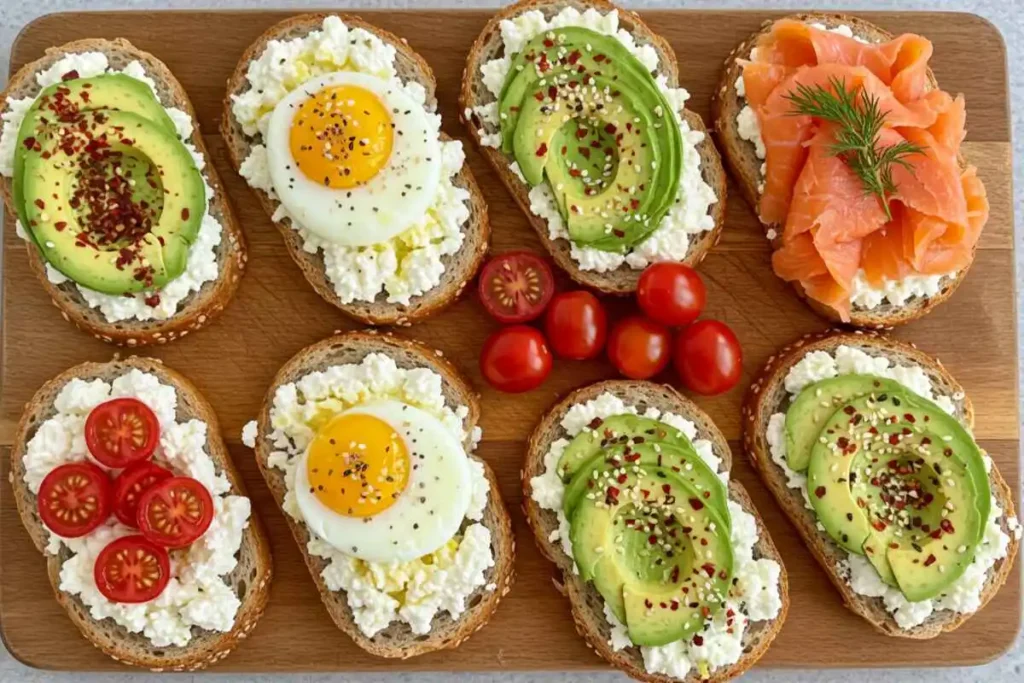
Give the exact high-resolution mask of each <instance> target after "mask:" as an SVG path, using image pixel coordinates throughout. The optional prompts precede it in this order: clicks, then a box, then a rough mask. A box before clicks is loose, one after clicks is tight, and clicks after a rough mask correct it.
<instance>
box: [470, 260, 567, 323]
mask: <svg viewBox="0 0 1024 683" xmlns="http://www.w3.org/2000/svg"><path fill="white" fill-rule="evenodd" d="M478 289H479V291H480V301H481V302H483V305H484V308H486V309H487V312H488V313H490V314H491V315H492V316H493V317H494V318H495V320H497V321H499V322H503V323H525V322H527V321H530V320H533V319H535V318H537V317H539V316H540V314H541V313H543V312H544V308H545V307H546V306H547V305H548V302H549V301H551V295H552V294H554V292H555V279H554V277H553V276H552V275H551V268H550V267H549V266H548V264H547V262H546V261H545V260H544V259H542V258H541V257H540V256H538V255H537V254H534V253H533V252H531V251H510V252H508V253H506V254H500V255H499V256H495V257H494V258H492V259H491V260H490V261H488V262H487V264H486V265H485V266H484V268H483V270H482V271H480V282H479V284H478Z"/></svg>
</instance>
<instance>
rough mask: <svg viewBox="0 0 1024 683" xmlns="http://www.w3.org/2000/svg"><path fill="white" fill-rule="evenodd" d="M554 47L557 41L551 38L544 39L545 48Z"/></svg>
mask: <svg viewBox="0 0 1024 683" xmlns="http://www.w3.org/2000/svg"><path fill="white" fill-rule="evenodd" d="M554 46H555V41H553V40H551V39H550V38H545V39H544V47H554Z"/></svg>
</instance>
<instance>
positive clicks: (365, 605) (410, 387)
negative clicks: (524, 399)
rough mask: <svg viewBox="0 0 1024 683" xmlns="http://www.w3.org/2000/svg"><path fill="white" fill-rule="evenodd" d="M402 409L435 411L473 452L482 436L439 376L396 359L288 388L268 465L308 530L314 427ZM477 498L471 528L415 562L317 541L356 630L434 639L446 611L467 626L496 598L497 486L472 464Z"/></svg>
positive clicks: (331, 585)
mask: <svg viewBox="0 0 1024 683" xmlns="http://www.w3.org/2000/svg"><path fill="white" fill-rule="evenodd" d="M382 399H393V400H398V401H401V402H403V403H406V404H409V405H412V406H415V407H417V408H420V409H422V410H425V411H427V412H428V413H430V414H431V415H433V416H434V417H436V418H437V419H438V420H439V421H440V422H441V423H442V425H444V427H445V428H446V429H447V430H449V431H450V432H451V434H452V435H453V436H455V438H456V439H457V440H458V441H459V442H469V443H471V444H473V445H475V444H476V442H478V441H479V439H480V431H479V428H474V430H473V431H472V432H467V431H466V429H465V426H464V421H465V419H466V416H467V415H468V414H469V410H468V408H466V406H457V407H456V408H455V409H452V408H451V407H449V406H448V405H446V403H445V398H444V394H443V393H442V391H441V376H440V375H439V374H437V373H436V372H434V371H433V370H430V369H429V368H413V369H404V368H399V367H398V366H397V365H396V364H395V362H394V360H392V359H391V358H389V357H388V356H386V355H383V354H379V353H374V354H370V355H368V356H367V357H366V358H364V359H363V361H362V362H361V363H350V364H346V365H333V366H331V367H329V368H327V369H325V370H323V371H317V372H311V373H309V374H307V375H304V376H303V377H301V378H300V379H298V380H297V381H295V382H293V383H289V384H284V385H282V386H280V387H278V389H277V392H276V394H275V395H274V402H273V405H272V407H271V410H270V428H271V430H272V431H271V433H270V435H269V437H268V440H269V442H270V443H271V445H272V447H273V449H274V450H273V452H272V453H271V454H270V456H269V458H268V465H269V466H270V467H275V468H277V469H279V470H281V471H283V472H284V476H285V483H286V486H287V493H286V494H285V499H284V504H283V508H284V511H285V512H286V513H287V514H288V515H290V516H291V517H292V518H294V519H296V520H299V521H303V517H302V513H301V510H300V509H299V507H298V504H297V502H296V498H295V492H294V487H295V474H296V468H297V467H298V464H299V460H300V458H301V456H302V454H303V452H304V451H305V450H306V448H307V447H308V445H309V443H310V441H311V440H312V439H313V437H314V436H315V431H314V429H313V428H311V427H310V422H311V421H312V420H313V418H314V417H315V416H316V415H318V414H323V412H324V411H329V412H330V413H338V412H341V411H344V410H347V409H348V408H350V407H352V406H354V405H356V404H361V403H367V402H371V401H377V400H382ZM255 429H256V428H255V426H254V424H253V423H250V424H248V425H246V427H245V429H244V430H243V441H244V442H245V443H246V444H250V443H251V444H255V437H256V431H255ZM469 462H470V470H471V477H470V480H471V485H472V494H471V502H470V506H469V510H468V511H467V513H466V519H467V523H464V524H463V528H462V530H461V531H460V532H459V534H458V535H456V536H455V538H453V539H451V540H450V541H449V542H448V543H447V544H446V545H444V546H442V547H441V548H440V549H439V550H437V551H436V552H434V553H432V554H430V555H428V556H426V557H423V558H419V559H417V560H413V561H411V562H367V561H364V560H360V559H356V558H354V557H351V556H349V555H346V554H345V553H342V552H340V551H339V550H337V549H336V548H334V547H333V546H331V545H329V544H327V543H325V542H324V541H323V540H321V539H319V538H317V537H315V536H314V537H313V538H312V539H311V540H310V542H309V544H308V546H307V551H308V552H309V553H310V554H311V555H314V556H316V557H320V558H323V559H325V560H328V565H327V566H326V567H325V568H324V570H323V572H321V577H322V578H323V580H324V583H325V584H326V585H327V587H328V589H330V590H334V591H338V590H342V591H345V594H346V598H347V600H348V604H349V607H350V608H351V609H352V613H353V616H354V618H355V622H356V625H357V626H358V627H359V629H360V631H362V633H363V634H365V635H366V636H367V637H373V636H374V635H375V634H377V633H379V632H380V631H381V630H383V629H385V628H386V627H387V626H388V625H389V624H391V623H392V622H395V621H399V622H403V623H407V624H409V626H410V627H411V628H412V630H413V632H414V633H416V634H420V635H422V634H425V633H428V632H429V631H430V626H431V621H432V620H433V618H434V616H435V615H436V614H437V613H438V612H441V611H445V612H448V614H450V615H451V617H452V618H453V619H457V618H458V617H459V616H460V615H461V614H462V613H463V612H464V611H465V609H466V600H467V598H469V596H470V595H472V594H473V593H474V592H475V591H477V590H478V589H479V588H480V587H482V586H483V587H484V589H485V590H494V588H495V586H494V585H493V584H488V583H487V578H486V573H487V571H488V570H489V569H490V568H491V567H493V566H494V554H493V551H492V548H491V532H490V530H489V529H488V528H487V527H486V526H484V525H483V524H482V523H481V521H482V520H483V516H484V511H485V509H486V508H487V498H488V495H489V493H490V485H489V483H488V480H487V477H486V475H485V473H484V468H483V465H481V464H480V463H479V462H477V461H476V460H474V459H472V458H470V460H469Z"/></svg>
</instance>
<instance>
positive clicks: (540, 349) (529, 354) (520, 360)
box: [480, 325, 551, 394]
mask: <svg viewBox="0 0 1024 683" xmlns="http://www.w3.org/2000/svg"><path fill="white" fill-rule="evenodd" d="M480 372H481V373H482V374H483V376H484V379H486V380H487V382H488V384H490V385H491V386H493V387H494V388H495V389H497V390H499V391H504V392H506V393H510V394H518V393H521V392H524V391H530V390H531V389H536V388H537V387H539V386H540V385H541V384H542V383H543V382H544V380H545V379H547V376H548V375H549V374H550V373H551V351H550V350H549V349H548V344H547V341H545V339H544V335H543V334H541V333H540V331H539V330H537V329H534V328H532V327H530V326H529V325H512V326H510V327H505V328H502V329H500V330H498V331H497V332H495V333H494V334H492V335H491V336H490V337H488V338H487V341H486V342H484V348H483V350H482V351H481V353H480Z"/></svg>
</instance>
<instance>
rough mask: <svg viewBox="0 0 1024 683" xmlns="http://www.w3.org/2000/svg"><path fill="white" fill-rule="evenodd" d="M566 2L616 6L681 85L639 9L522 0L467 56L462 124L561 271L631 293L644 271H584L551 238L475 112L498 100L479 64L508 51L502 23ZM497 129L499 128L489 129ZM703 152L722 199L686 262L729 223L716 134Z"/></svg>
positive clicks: (691, 118) (694, 125) (690, 118)
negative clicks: (484, 135)
mask: <svg viewBox="0 0 1024 683" xmlns="http://www.w3.org/2000/svg"><path fill="white" fill-rule="evenodd" d="M565 7H574V8H576V9H578V10H579V11H581V12H583V11H585V10H587V9H588V8H594V9H596V10H598V11H600V12H602V13H608V12H611V11H613V10H617V11H618V13H619V26H620V27H622V28H623V29H625V30H627V31H628V32H629V33H630V34H632V35H633V36H634V38H635V39H636V42H637V44H638V45H650V46H651V47H652V48H654V50H655V51H656V52H657V53H658V64H659V69H660V71H659V74H664V75H665V77H666V78H667V79H668V86H669V87H670V88H678V87H679V64H678V62H676V55H675V52H673V50H672V47H671V46H670V45H669V44H668V42H667V41H666V40H665V39H664V38H662V37H661V36H659V35H658V34H656V33H655V32H654V31H653V30H652V29H651V28H650V27H648V26H647V24H645V23H644V22H643V20H641V19H640V16H639V15H637V14H636V13H635V12H630V11H628V10H625V9H622V8H621V7H617V6H616V5H614V4H612V3H611V2H608V1H607V0H520V1H519V2H516V3H514V4H512V5H509V6H508V7H505V8H504V9H502V10H500V11H499V12H497V13H496V14H495V15H494V16H493V17H491V19H490V21H488V22H487V25H486V26H485V27H484V30H483V31H481V32H480V36H479V37H478V38H477V39H476V42H475V43H473V47H472V49H471V50H470V52H469V57H468V58H467V60H466V68H465V71H464V72H463V74H462V93H461V95H460V97H459V111H460V116H461V118H462V121H463V123H464V124H465V125H466V128H467V129H468V131H469V134H470V136H471V137H472V138H473V140H474V141H475V142H476V143H477V146H478V148H479V149H480V151H481V152H482V153H483V155H484V156H485V157H486V158H487V160H488V161H489V162H490V163H491V166H492V167H493V168H494V171H495V173H497V175H498V177H499V178H501V181H502V182H503V183H504V184H505V187H506V188H507V189H508V191H509V192H510V193H511V194H512V197H513V198H514V199H515V200H516V203H517V204H519V208H520V209H522V212H523V215H524V216H526V218H527V220H528V221H529V222H530V225H531V226H532V227H533V229H534V230H535V231H536V232H537V236H538V237H539V238H540V240H541V243H542V244H543V245H544V248H545V249H547V250H548V252H549V253H550V254H551V257H552V258H553V259H554V260H555V263H557V264H558V266H559V267H560V268H562V270H564V271H565V272H567V273H568V274H569V275H570V276H571V277H572V279H574V280H576V281H577V282H579V283H580V284H582V285H585V286H587V287H592V288H594V289H597V290H599V291H602V292H605V293H608V294H628V293H630V292H633V291H636V286H637V281H638V280H639V279H640V273H642V272H643V271H642V270H636V269H634V268H631V267H630V266H629V265H628V264H623V265H622V266H620V267H619V268H617V269H615V270H613V271H608V272H605V273H598V272H596V271H592V270H582V269H581V268H580V267H579V264H578V263H576V261H575V260H573V258H572V257H571V256H570V245H569V242H568V240H564V239H558V240H552V239H551V238H550V237H549V233H548V225H547V221H546V220H545V219H543V218H541V217H540V216H537V215H535V214H534V213H533V212H532V211H530V199H529V192H530V187H529V186H528V185H527V184H526V183H524V182H523V181H522V180H521V179H520V177H519V176H517V175H516V174H515V173H514V172H513V171H512V170H511V168H510V164H511V163H512V162H514V161H515V159H514V158H513V157H511V156H509V155H506V154H504V153H502V151H501V150H500V149H495V148H493V147H487V146H485V145H483V144H482V142H481V135H480V130H481V129H486V127H487V125H488V124H486V123H485V122H483V121H481V120H480V118H479V117H478V116H476V115H475V114H473V113H472V108H473V107H477V106H480V105H483V104H487V103H488V102H493V101H494V96H493V95H492V94H491V93H490V91H489V90H488V89H487V87H486V86H485V85H484V79H483V76H482V74H481V72H480V67H481V66H483V65H484V64H485V63H487V62H489V61H490V60H492V59H497V58H499V57H501V56H503V55H504V43H503V42H502V38H501V22H502V20H504V19H510V18H512V17H515V16H517V15H519V14H522V13H524V12H527V11H530V10H538V11H540V12H543V13H544V15H545V16H546V17H551V16H553V15H554V14H557V13H558V12H559V11H561V10H562V9H563V8H565ZM680 114H681V115H682V116H683V118H684V119H685V120H686V122H687V123H688V124H689V126H690V128H691V129H693V130H699V131H703V132H705V133H706V132H707V128H706V127H705V125H704V121H703V120H702V119H701V117H700V115H698V114H696V113H694V112H692V111H689V110H683V111H682V112H680ZM486 132H488V133H494V132H496V131H495V130H486ZM697 150H698V152H699V153H700V159H701V162H700V167H701V175H702V176H703V178H704V182H706V183H707V184H708V185H710V186H711V187H712V188H713V189H714V191H715V196H717V197H718V202H717V203H715V204H713V205H712V207H711V213H712V217H713V218H714V221H715V227H714V228H712V229H711V230H708V231H706V232H702V233H700V234H699V235H693V236H692V237H693V241H692V242H691V244H690V248H689V250H688V251H687V253H686V259H685V261H684V262H685V263H687V264H688V265H691V266H696V265H697V264H698V263H700V262H701V261H702V260H704V257H705V256H706V255H707V253H708V251H710V250H711V248H712V247H713V246H715V244H717V243H718V240H719V238H720V237H721V235H722V227H723V225H724V222H725V205H726V176H725V170H724V169H723V167H722V160H721V158H720V157H719V156H718V151H717V150H716V149H715V145H714V143H713V142H712V140H711V136H710V135H707V134H705V136H704V140H703V141H702V142H701V143H700V144H699V145H698V146H697Z"/></svg>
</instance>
